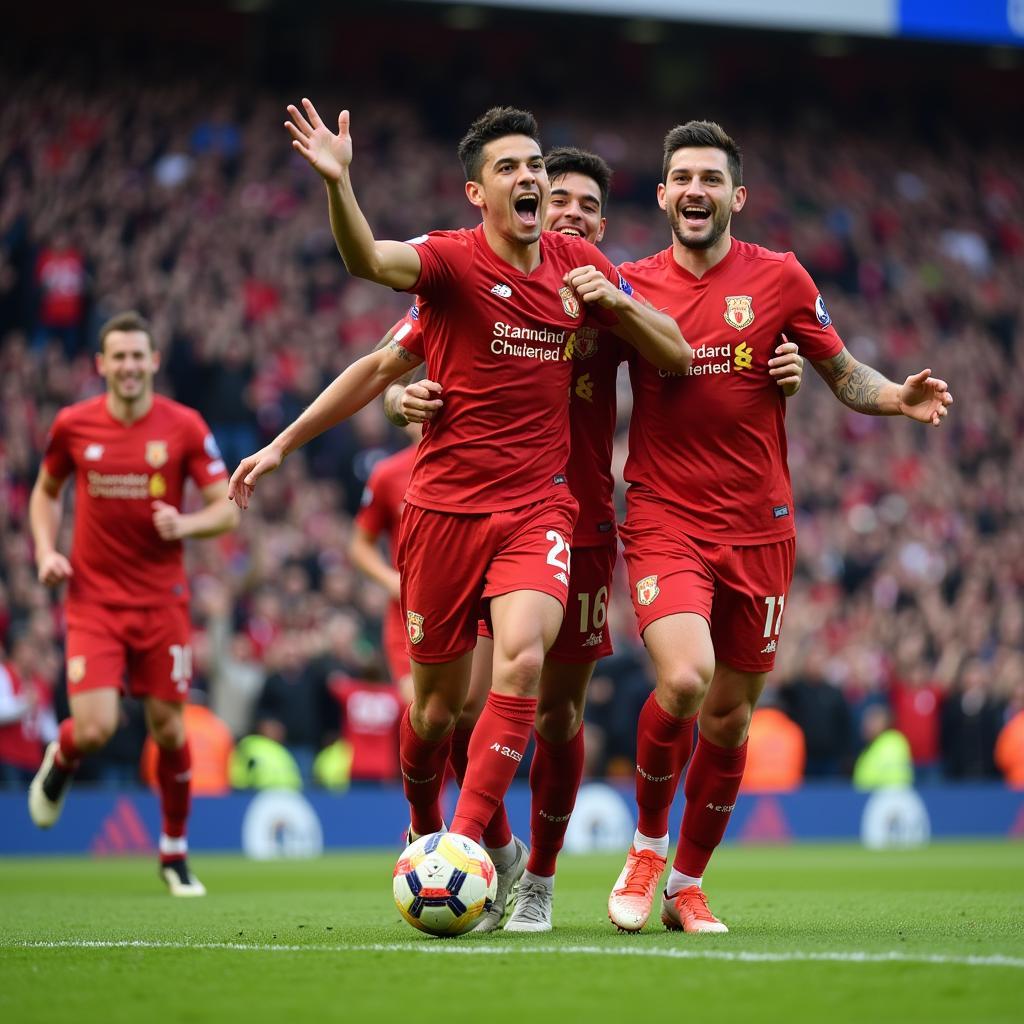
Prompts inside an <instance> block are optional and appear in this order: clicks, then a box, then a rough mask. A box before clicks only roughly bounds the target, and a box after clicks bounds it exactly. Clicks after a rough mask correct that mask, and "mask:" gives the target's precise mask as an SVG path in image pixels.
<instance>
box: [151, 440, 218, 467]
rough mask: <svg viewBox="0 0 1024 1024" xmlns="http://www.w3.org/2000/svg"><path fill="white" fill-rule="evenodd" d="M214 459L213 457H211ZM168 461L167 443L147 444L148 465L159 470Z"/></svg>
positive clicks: (154, 442) (153, 442)
mask: <svg viewBox="0 0 1024 1024" xmlns="http://www.w3.org/2000/svg"><path fill="white" fill-rule="evenodd" d="M211 458H212V456H211ZM166 461H167V442H166V441H147V442H146V464H147V465H149V466H152V467H153V468H154V469H159V468H160V467H161V466H162V465H163V464H164V463H165V462H166Z"/></svg>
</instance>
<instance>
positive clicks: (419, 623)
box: [405, 612, 423, 644]
mask: <svg viewBox="0 0 1024 1024" xmlns="http://www.w3.org/2000/svg"><path fill="white" fill-rule="evenodd" d="M405 618H406V623H405V628H406V630H407V631H408V633H409V643H411V644H418V643H421V642H422V640H423V616H422V615H418V614H417V613H416V612H406V613H405Z"/></svg>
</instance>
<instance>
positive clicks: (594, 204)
mask: <svg viewBox="0 0 1024 1024" xmlns="http://www.w3.org/2000/svg"><path fill="white" fill-rule="evenodd" d="M604 229H605V219H604V217H603V216H602V215H601V188H600V186H599V185H598V184H597V182H596V181H594V179H593V178H591V177H590V176H589V175H586V174H580V173H579V172H578V171H568V172H567V173H565V174H561V175H559V176H558V177H557V178H555V179H553V180H552V182H551V198H550V199H549V200H548V208H547V213H546V214H545V216H544V230H545V231H557V232H559V233H560V234H563V235H574V236H575V237H577V238H585V239H586V240H587V241H588V242H594V243H596V242H600V241H601V239H602V238H604Z"/></svg>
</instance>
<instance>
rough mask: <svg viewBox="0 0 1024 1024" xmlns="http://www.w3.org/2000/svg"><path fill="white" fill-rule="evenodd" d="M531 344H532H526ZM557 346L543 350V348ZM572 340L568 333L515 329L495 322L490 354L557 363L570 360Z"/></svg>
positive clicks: (503, 323)
mask: <svg viewBox="0 0 1024 1024" xmlns="http://www.w3.org/2000/svg"><path fill="white" fill-rule="evenodd" d="M527 342H533V344H526V343H527ZM546 345H549V346H557V348H555V347H551V348H545V347H543V346H546ZM571 345H572V340H571V338H570V332H568V331H564V330H562V331H553V330H551V329H549V328H547V327H541V328H536V327H515V326H514V325H512V324H509V323H505V322H503V321H501V320H496V321H495V323H494V333H493V334H492V336H491V352H492V353H493V354H494V355H496V356H518V357H519V358H520V359H536V360H538V361H539V362H542V363H558V362H561V361H562V360H563V359H570V358H572V357H571V355H569V354H568V353H570V352H571Z"/></svg>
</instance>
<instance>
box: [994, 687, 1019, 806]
mask: <svg viewBox="0 0 1024 1024" xmlns="http://www.w3.org/2000/svg"><path fill="white" fill-rule="evenodd" d="M995 759H996V765H997V766H998V767H999V770H1000V771H1001V772H1002V773H1003V778H1004V779H1006V784H1007V785H1008V786H1011V787H1013V789H1024V681H1022V682H1020V683H1018V684H1017V687H1016V689H1015V691H1014V694H1013V698H1012V700H1011V701H1010V703H1009V705H1008V707H1007V709H1006V724H1005V725H1004V726H1003V728H1002V729H1001V730H1000V732H999V736H998V737H997V738H996V751H995Z"/></svg>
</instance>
